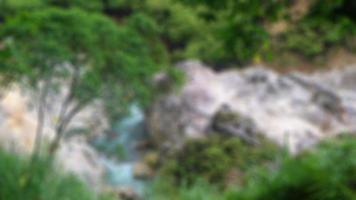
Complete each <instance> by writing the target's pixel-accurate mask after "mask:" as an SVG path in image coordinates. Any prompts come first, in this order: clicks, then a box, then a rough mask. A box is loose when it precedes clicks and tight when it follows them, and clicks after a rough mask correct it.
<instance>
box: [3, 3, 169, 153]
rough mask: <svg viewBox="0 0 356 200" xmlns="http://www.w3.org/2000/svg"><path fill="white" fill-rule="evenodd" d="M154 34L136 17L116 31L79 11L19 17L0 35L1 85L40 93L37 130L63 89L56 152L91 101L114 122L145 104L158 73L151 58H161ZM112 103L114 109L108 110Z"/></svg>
mask: <svg viewBox="0 0 356 200" xmlns="http://www.w3.org/2000/svg"><path fill="white" fill-rule="evenodd" d="M154 28H155V25H154V23H153V22H151V21H149V20H146V19H144V18H143V17H140V16H132V17H131V18H130V20H128V25H127V26H118V25H117V24H115V23H114V21H112V20H111V19H110V18H108V17H105V16H103V15H101V14H97V13H88V12H85V11H83V10H80V9H66V10H64V9H59V8H48V9H44V10H36V11H32V12H20V13H19V14H17V15H16V17H13V18H10V19H8V20H6V23H5V24H4V25H3V27H2V29H1V31H0V38H2V40H3V41H4V47H3V48H2V49H1V53H2V55H3V56H1V57H0V59H2V60H0V62H1V63H3V66H2V68H1V69H0V73H1V74H2V75H3V76H2V78H4V79H5V80H10V79H14V80H16V81H18V82H21V81H24V83H25V84H24V85H26V86H31V87H32V88H34V89H35V90H38V91H39V92H40V94H39V96H40V100H39V101H40V102H39V104H40V107H39V119H38V120H39V122H40V123H39V124H41V121H43V118H44V109H43V108H41V106H43V105H46V98H47V96H48V94H49V93H53V92H54V93H55V92H56V91H57V88H59V86H61V87H64V85H68V91H69V92H68V95H67V97H66V99H65V100H64V101H63V104H62V108H61V111H60V113H59V114H58V119H59V122H58V125H57V127H56V132H57V138H56V140H55V143H54V147H53V148H56V146H57V144H56V143H58V142H59V139H60V137H62V135H63V133H64V132H65V129H66V126H67V125H68V124H69V122H70V121H71V119H72V118H73V117H74V115H75V114H77V113H78V112H80V111H81V110H82V109H83V108H84V107H85V106H86V105H88V104H89V103H92V102H93V101H94V100H96V99H98V98H102V99H104V101H105V100H106V102H105V105H106V106H107V111H108V114H109V115H110V116H111V117H115V116H116V115H117V114H118V113H120V112H123V111H124V110H125V107H126V104H127V103H128V102H131V101H132V100H133V99H138V101H141V102H146V101H148V100H149V99H150V98H151V97H153V96H154V92H152V91H151V89H152V84H151V83H150V82H151V78H152V76H153V75H154V74H155V73H156V72H157V71H159V70H161V69H163V68H162V66H163V65H162V64H163V63H162V62H163V61H162V62H161V60H159V59H154V58H153V54H157V56H158V55H160V53H161V52H163V50H162V49H158V48H154V47H153V45H151V44H152V42H154V40H153V39H154V38H155V36H154V34H151V35H150V33H154ZM150 46H152V48H151V47H150ZM158 46H159V45H157V47H158ZM153 50H155V51H154V52H152V51H153ZM29 52H31V53H29ZM68 80H69V83H67V84H66V82H68ZM117 102H120V103H121V106H120V107H119V108H118V109H116V108H115V107H112V105H115V106H116V107H117V106H118V105H117ZM40 128H41V127H40ZM38 135H39V134H38Z"/></svg>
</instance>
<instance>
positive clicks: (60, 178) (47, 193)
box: [0, 151, 112, 200]
mask: <svg viewBox="0 0 356 200" xmlns="http://www.w3.org/2000/svg"><path fill="white" fill-rule="evenodd" d="M49 166H51V165H49V164H48V162H47V161H46V160H45V159H39V160H37V161H36V162H34V163H32V164H29V162H28V159H27V158H25V157H19V156H18V155H14V154H10V153H8V152H5V151H0V199H1V200H18V199H51V200H63V199H66V200H77V199H83V200H97V199H98V200H99V199H101V200H104V196H103V198H99V197H98V198H97V197H96V196H97V195H96V194H94V193H93V192H92V191H91V190H90V189H89V188H87V186H86V185H84V184H83V183H82V182H81V181H79V180H77V179H76V178H74V177H73V176H71V175H66V174H62V173H58V170H54V169H53V168H52V167H49ZM106 199H107V200H109V199H112V198H108V197H106Z"/></svg>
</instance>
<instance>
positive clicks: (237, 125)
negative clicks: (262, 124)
mask: <svg viewBox="0 0 356 200" xmlns="http://www.w3.org/2000/svg"><path fill="white" fill-rule="evenodd" d="M212 132H217V133H219V134H225V135H228V136H235V137H239V138H241V139H242V140H243V141H245V142H247V143H249V144H256V143H258V141H257V134H259V133H258V130H257V127H256V125H255V123H254V122H253V120H252V119H250V118H248V117H246V116H242V115H239V113H236V112H233V111H232V110H231V109H229V107H228V106H226V105H223V106H222V108H221V109H220V110H219V111H218V112H217V113H216V114H215V115H214V117H213V119H212Z"/></svg>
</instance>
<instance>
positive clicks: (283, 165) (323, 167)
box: [151, 136, 356, 200]
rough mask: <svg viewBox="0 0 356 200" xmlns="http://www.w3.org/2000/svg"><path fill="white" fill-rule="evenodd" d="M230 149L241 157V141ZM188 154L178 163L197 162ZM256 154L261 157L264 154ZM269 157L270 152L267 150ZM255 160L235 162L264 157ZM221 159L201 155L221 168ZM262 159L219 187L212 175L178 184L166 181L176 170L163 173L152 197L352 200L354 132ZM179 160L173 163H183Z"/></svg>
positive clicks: (355, 159)
mask: <svg viewBox="0 0 356 200" xmlns="http://www.w3.org/2000/svg"><path fill="white" fill-rule="evenodd" d="M198 143H201V142H198ZM195 145H196V144H194V145H193V146H195ZM189 148H192V147H189ZM217 148H218V150H217ZM224 148H225V147H224V145H221V146H214V145H213V146H211V147H210V146H206V147H205V150H203V152H209V151H211V152H218V151H224ZM234 148H235V150H236V151H237V152H238V153H236V154H237V156H241V155H243V152H244V151H243V150H242V149H243V148H241V145H237V146H234ZM245 148H246V147H245ZM268 149H270V148H267V149H265V150H267V151H266V152H268V151H269V150H268ZM241 150H242V151H241ZM263 150H264V148H262V149H260V152H263ZM201 151H202V150H201V149H200V150H199V151H195V152H191V151H190V152H189V153H190V154H195V155H198V154H199V155H200V152H201ZM190 154H185V155H187V156H186V158H185V160H181V159H180V158H179V159H180V160H179V161H180V162H179V163H180V164H182V163H184V165H189V164H191V163H196V162H201V160H199V159H196V161H195V160H191V159H192V158H193V157H194V155H193V156H192V155H190ZM211 154H214V153H211ZM255 155H263V153H262V154H261V153H260V154H255ZM268 155H269V156H271V154H268ZM272 155H273V154H272ZM222 157H224V156H222ZM256 158H258V157H255V156H253V158H251V157H250V154H246V155H244V156H243V157H242V158H241V159H240V160H242V161H244V162H243V163H251V160H252V161H253V163H256V161H258V160H259V161H263V162H265V161H266V158H265V157H260V158H259V159H257V160H256ZM221 159H222V158H219V159H217V157H214V156H212V157H211V158H210V159H209V158H206V157H205V162H203V163H209V162H211V163H212V164H214V165H215V166H220V164H221ZM267 160H268V161H269V164H268V165H248V168H246V171H245V173H246V174H247V175H243V174H242V173H240V174H238V175H235V176H236V177H235V178H237V179H240V180H241V179H245V181H238V182H235V183H234V184H230V185H228V186H227V187H225V189H222V188H221V187H220V186H219V184H221V183H222V182H221V181H222V180H218V179H215V180H214V181H213V182H210V183H209V182H207V181H209V177H206V176H199V177H200V178H201V179H196V180H195V182H194V183H195V184H191V183H189V182H188V184H187V182H181V183H179V184H177V183H175V182H174V181H172V182H169V181H167V180H172V178H174V177H175V176H176V174H174V173H172V174H167V173H164V174H163V177H161V179H159V180H158V181H157V183H156V186H155V187H153V194H151V195H152V197H151V198H152V199H154V200H160V199H172V200H205V199H209V200H222V199H224V200H286V199H295V200H300V199H303V200H353V199H355V198H356V187H355V181H356V177H355V175H356V171H355V170H356V140H355V138H354V136H346V137H341V138H339V139H333V140H331V141H325V142H323V143H322V144H321V145H319V146H318V147H316V148H315V149H313V150H310V151H307V152H304V153H302V154H301V155H298V156H297V157H295V156H290V155H288V154H285V153H284V154H279V156H275V154H274V158H273V159H267ZM180 164H177V165H178V166H176V167H178V168H180V167H182V166H180ZM214 165H209V167H210V169H214ZM225 166H229V167H235V169H238V170H240V169H241V167H242V166H244V165H237V166H236V165H235V164H233V163H230V164H228V163H226V165H225ZM183 167H184V166H183ZM192 167H193V166H192ZM225 168H227V167H225ZM239 168H240V169H239ZM218 172H219V171H218ZM191 173H196V172H194V171H192V172H191ZM191 173H188V174H187V173H186V174H182V173H181V174H180V177H179V178H180V179H185V178H186V179H191ZM225 173H226V172H225ZM229 176H231V174H230V175H229ZM244 177H245V178H244ZM207 178H208V179H207ZM169 183H170V184H169Z"/></svg>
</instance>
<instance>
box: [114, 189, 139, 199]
mask: <svg viewBox="0 0 356 200" xmlns="http://www.w3.org/2000/svg"><path fill="white" fill-rule="evenodd" d="M117 194H118V197H119V200H140V199H141V198H140V196H139V195H138V194H137V193H136V192H135V190H134V189H133V188H130V187H122V188H119V189H118V190H117Z"/></svg>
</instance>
